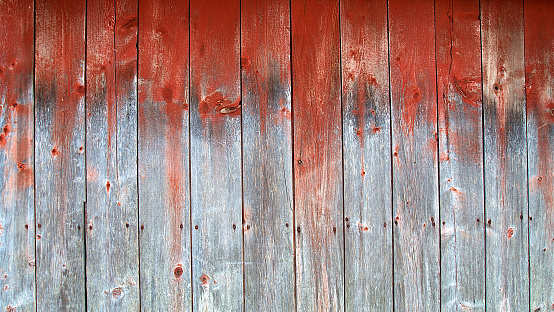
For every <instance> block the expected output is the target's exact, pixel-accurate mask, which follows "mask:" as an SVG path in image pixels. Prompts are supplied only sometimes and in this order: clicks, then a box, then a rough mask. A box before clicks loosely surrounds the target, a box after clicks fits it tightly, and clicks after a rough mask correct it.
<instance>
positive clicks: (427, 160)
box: [389, 0, 440, 311]
mask: <svg viewBox="0 0 554 312" xmlns="http://www.w3.org/2000/svg"><path fill="white" fill-rule="evenodd" d="M433 12H434V8H433V1H428V0H419V1H404V0H391V1H390V2H389V27H390V28H389V31H390V62H391V74H390V75H391V107H392V148H393V150H392V153H393V155H392V158H393V160H392V164H393V216H394V229H393V233H394V237H393V240H394V243H393V244H394V272H395V273H394V288H395V291H394V301H395V309H397V310H399V311H438V310H439V309H440V279H439V278H440V264H439V261H440V249H439V240H440V237H439V226H440V220H439V198H438V168H437V167H438V165H437V138H438V134H437V97H436V74H435V40H434V39H435V33H434V27H433V25H434V16H433Z"/></svg>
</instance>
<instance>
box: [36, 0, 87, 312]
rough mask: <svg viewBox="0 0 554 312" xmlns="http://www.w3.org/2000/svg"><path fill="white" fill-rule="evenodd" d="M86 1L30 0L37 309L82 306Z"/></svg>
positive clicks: (79, 309) (83, 294) (83, 271)
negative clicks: (33, 0)
mask: <svg viewBox="0 0 554 312" xmlns="http://www.w3.org/2000/svg"><path fill="white" fill-rule="evenodd" d="M85 11H86V6H85V1H81V0H77V1H75V0H63V1H58V0H40V1H36V21H35V23H36V25H37V27H36V32H35V44H36V47H35V49H36V50H35V64H36V68H35V87H36V90H35V95H36V97H35V99H36V106H35V143H36V145H35V155H36V156H35V157H36V158H35V165H36V167H35V181H36V185H35V188H36V197H35V208H36V227H37V229H36V233H37V235H36V255H37V259H36V277H37V278H36V279H37V285H36V288H37V290H36V291H37V295H36V296H37V310H39V311H83V310H84V309H85V262H84V258H85V249H84V224H83V222H84V202H85V153H84V147H85V106H84V98H85V85H84V84H85V81H84V74H85V26H86V25H85V18H86V13H85Z"/></svg>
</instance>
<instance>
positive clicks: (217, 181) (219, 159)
mask: <svg viewBox="0 0 554 312" xmlns="http://www.w3.org/2000/svg"><path fill="white" fill-rule="evenodd" d="M190 10H191V21H190V25H191V32H190V35H191V38H190V42H191V47H190V51H191V62H190V64H191V89H190V92H191V106H190V107H191V110H190V114H191V115H190V127H191V130H190V132H191V138H190V139H191V147H190V148H191V206H192V226H193V229H192V268H193V272H192V273H193V274H192V285H193V311H242V310H243V306H244V305H243V253H242V236H243V230H244V231H246V230H248V227H250V226H251V225H249V224H248V223H247V222H246V220H245V222H244V224H243V222H242V196H241V195H242V192H241V186H242V177H241V99H240V1H239V0H231V1H223V0H212V1H201V0H193V1H191V3H190ZM243 228H244V229H243Z"/></svg>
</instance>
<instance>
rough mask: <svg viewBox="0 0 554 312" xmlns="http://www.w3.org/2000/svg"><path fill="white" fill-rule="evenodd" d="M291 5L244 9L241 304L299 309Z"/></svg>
mask: <svg viewBox="0 0 554 312" xmlns="http://www.w3.org/2000/svg"><path fill="white" fill-rule="evenodd" d="M289 19H290V7H289V1H282V0H279V1H272V0H266V1H251V0H244V1H242V3H241V69H242V105H243V106H242V118H243V119H242V131H243V135H242V139H243V198H244V199H243V200H244V213H243V215H244V220H245V221H246V231H245V232H244V291H245V294H244V300H245V310H246V311H275V312H277V311H279V312H280V311H294V306H295V297H294V280H295V279H294V278H295V276H294V246H293V235H294V227H293V226H294V220H293V205H292V203H293V202H292V201H293V189H292V137H291V82H290V68H291V67H290V31H289V29H290V27H289V26H290V25H289V22H290V20H289Z"/></svg>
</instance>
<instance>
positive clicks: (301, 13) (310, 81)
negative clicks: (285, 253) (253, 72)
mask: <svg viewBox="0 0 554 312" xmlns="http://www.w3.org/2000/svg"><path fill="white" fill-rule="evenodd" d="M339 30H340V15H339V2H338V1H315V0H294V1H292V3H291V31H292V42H291V45H292V68H293V71H292V82H293V88H292V96H293V127H294V139H293V141H294V147H293V151H294V181H295V182H294V183H295V185H294V198H295V227H296V237H295V240H296V296H297V310H298V311H344V308H345V307H344V279H345V276H344V226H343V225H344V221H343V217H344V211H343V196H342V144H341V143H342V140H341V136H342V127H341V80H340V74H341V73H340V61H341V60H340V31H339ZM346 223H347V224H349V222H346Z"/></svg>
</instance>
